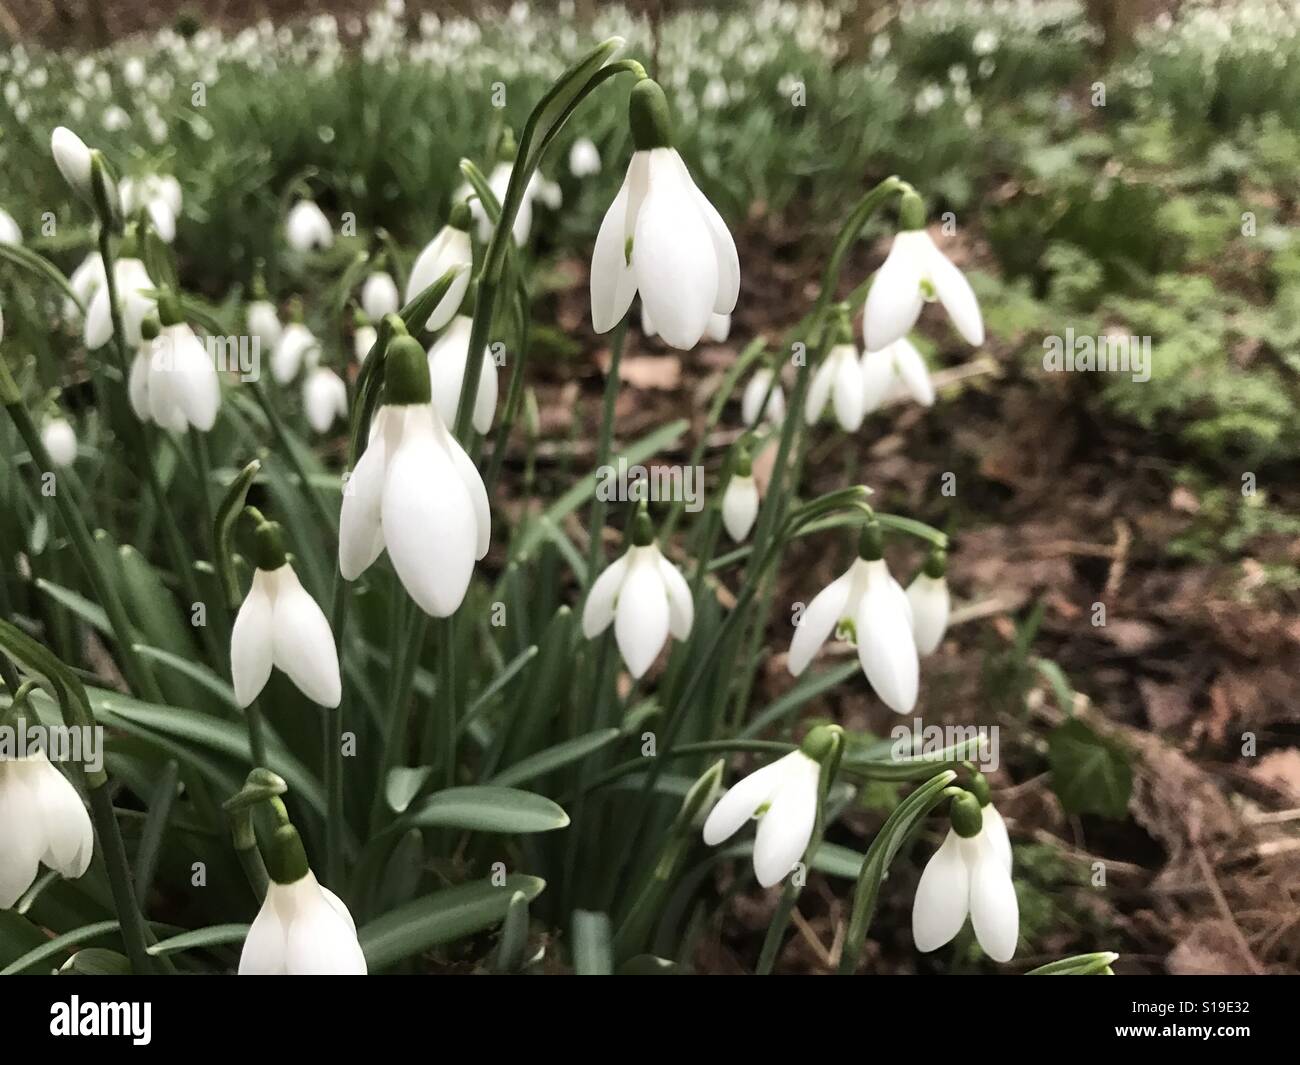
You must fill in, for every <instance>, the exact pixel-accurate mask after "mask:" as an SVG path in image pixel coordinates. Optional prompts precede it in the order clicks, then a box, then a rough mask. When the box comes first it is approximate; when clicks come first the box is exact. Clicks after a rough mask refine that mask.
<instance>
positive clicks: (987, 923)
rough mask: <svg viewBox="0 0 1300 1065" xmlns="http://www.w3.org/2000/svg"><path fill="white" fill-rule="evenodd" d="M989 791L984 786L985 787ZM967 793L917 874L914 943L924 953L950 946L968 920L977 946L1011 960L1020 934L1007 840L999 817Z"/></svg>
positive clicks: (954, 803) (992, 955)
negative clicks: (942, 838) (934, 849)
mask: <svg viewBox="0 0 1300 1065" xmlns="http://www.w3.org/2000/svg"><path fill="white" fill-rule="evenodd" d="M984 787H985V788H987V785H984ZM985 802H986V804H985V805H984V806H983V807H982V808H981V806H980V800H979V799H978V798H976V796H975V795H973V794H971V793H970V792H965V793H963V794H962V795H959V796H957V798H955V799H953V801H952V806H951V813H950V817H951V819H952V827H951V828H950V829H949V830H948V835H947V837H946V838H945V839H944V841H943V845H942V846H940V848H939V849H938V850H937V851H935V852H934V855H933V856H932V857H931V858H930V860H929V862H927V863H926V866H925V870H924V871H923V872H922V873H921V880H920V883H918V884H917V886H916V898H915V900H914V901H913V903H912V939H913V940H914V941H915V943H916V949H917V950H919V951H921V952H922V953H923V954H928V953H929V952H930V951H932V950H937V949H938V948H939V947H942V946H943V945H944V944H945V943H949V942H951V941H952V939H953V938H954V937H955V936H956V935H957V933H958V932H960V931H961V928H962V925H964V924H965V923H966V917H967V916H968V915H969V916H970V919H971V925H972V927H973V928H974V930H975V938H976V940H978V941H979V945H980V946H981V947H982V948H983V950H984V953H985V954H987V955H988V956H989V957H990V958H992V959H993V960H994V961H998V962H1005V961H1010V960H1011V957H1012V955H1013V954H1015V952H1016V940H1017V939H1018V938H1019V935H1020V908H1019V905H1018V903H1017V901H1016V890H1015V887H1014V885H1013V884H1012V882H1011V840H1010V838H1009V837H1008V836H1007V827H1006V823H1005V822H1004V821H1003V820H1002V816H1001V815H1000V814H999V813H998V812H997V811H996V810H995V809H993V807H992V805H991V804H988V803H987V799H986V800H985Z"/></svg>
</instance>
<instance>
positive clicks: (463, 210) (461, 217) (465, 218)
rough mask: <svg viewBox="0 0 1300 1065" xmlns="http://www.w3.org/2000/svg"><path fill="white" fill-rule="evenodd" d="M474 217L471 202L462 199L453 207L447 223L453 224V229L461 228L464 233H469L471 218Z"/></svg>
mask: <svg viewBox="0 0 1300 1065" xmlns="http://www.w3.org/2000/svg"><path fill="white" fill-rule="evenodd" d="M473 217H474V214H473V212H472V211H471V210H470V209H469V204H467V203H466V202H465V201H464V200H461V201H460V203H458V204H456V206H454V207H453V208H452V209H451V217H450V218H448V219H447V225H449V226H451V228H452V229H459V230H460V231H461V232H462V233H468V232H469V224H470V220H471V219H472V218H473Z"/></svg>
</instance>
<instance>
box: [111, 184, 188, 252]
mask: <svg viewBox="0 0 1300 1065" xmlns="http://www.w3.org/2000/svg"><path fill="white" fill-rule="evenodd" d="M118 189H119V193H120V196H121V199H122V210H123V212H125V213H126V214H130V213H132V212H133V211H144V212H146V213H147V214H148V216H149V221H150V223H151V224H152V225H153V228H154V230H155V231H156V232H157V234H158V236H159V237H160V238H161V239H162V240H163V242H164V243H166V244H170V243H171V242H172V241H173V240H175V239H176V219H177V218H178V217H179V216H180V213H181V185H180V182H179V181H177V180H176V179H175V178H174V177H172V176H171V175H170V174H169V175H167V176H165V177H159V176H158V175H156V174H148V175H145V176H144V177H141V178H124V179H123V180H122V182H121V183H120V184H119V186H118Z"/></svg>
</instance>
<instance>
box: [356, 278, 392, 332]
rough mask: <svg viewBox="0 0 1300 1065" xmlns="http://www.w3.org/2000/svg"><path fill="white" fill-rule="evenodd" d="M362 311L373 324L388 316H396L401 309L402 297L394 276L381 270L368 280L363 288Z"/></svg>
mask: <svg viewBox="0 0 1300 1065" xmlns="http://www.w3.org/2000/svg"><path fill="white" fill-rule="evenodd" d="M361 309H362V310H363V311H365V312H366V317H368V318H369V319H370V320H371V321H372V322H377V321H379V319H381V318H382V317H383V316H384V315H386V314H396V313H397V311H398V310H400V309H401V296H399V295H398V292H397V283H396V282H395V281H394V280H393V278H392V275H390V274H389V273H387V272H386V271H383V270H380V271H378V272H376V273H373V274H371V275H370V276H369V277H368V278H366V283H365V284H364V285H363V286H362V287H361Z"/></svg>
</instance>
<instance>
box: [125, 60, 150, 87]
mask: <svg viewBox="0 0 1300 1065" xmlns="http://www.w3.org/2000/svg"><path fill="white" fill-rule="evenodd" d="M145 73H146V72H145V68H144V60H143V59H141V58H140V57H139V56H136V55H133V56H131V57H130V58H128V59H127V61H126V62H125V63H123V64H122V80H123V81H125V82H126V83H127V85H129V86H130V87H131V88H133V89H138V88H139V87H140V86H141V85H143V84H144V79H145Z"/></svg>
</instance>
